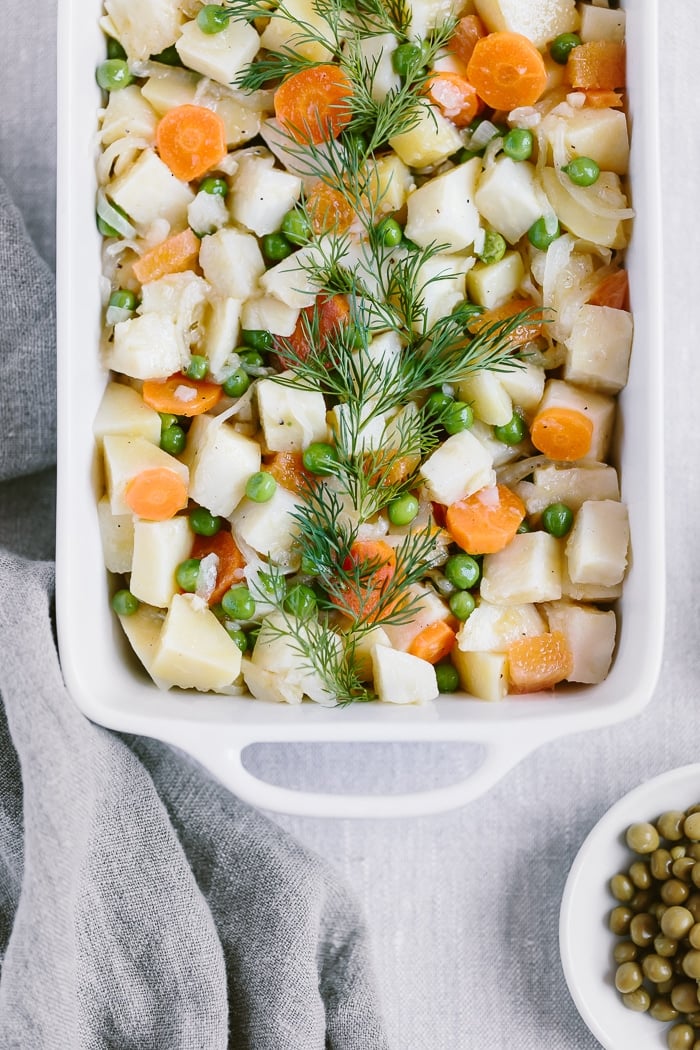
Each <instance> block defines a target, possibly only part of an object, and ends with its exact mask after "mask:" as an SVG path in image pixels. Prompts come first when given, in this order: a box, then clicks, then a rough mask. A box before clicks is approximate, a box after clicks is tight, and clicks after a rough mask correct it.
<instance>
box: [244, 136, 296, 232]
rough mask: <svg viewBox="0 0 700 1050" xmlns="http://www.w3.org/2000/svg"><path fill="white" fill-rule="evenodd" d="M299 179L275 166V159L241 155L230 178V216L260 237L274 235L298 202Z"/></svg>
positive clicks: (251, 154)
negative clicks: (231, 195) (234, 172)
mask: <svg viewBox="0 0 700 1050" xmlns="http://www.w3.org/2000/svg"><path fill="white" fill-rule="evenodd" d="M300 193H301V179H300V178H299V176H298V175H290V174H289V172H287V171H282V169H281V168H275V167H274V157H271V156H269V155H268V156H256V155H255V153H253V152H251V153H249V154H248V155H243V156H242V157H241V158H240V161H239V167H238V171H237V172H236V175H235V176H234V179H233V201H232V204H231V214H232V215H233V218H234V219H235V220H236V222H237V223H239V224H240V225H241V226H245V227H247V229H249V230H252V231H253V233H255V234H257V236H258V237H262V236H263V235H264V234H266V233H273V232H274V231H275V230H278V229H279V228H280V226H281V224H282V219H283V218H284V216H285V215H286V214H287V212H288V211H290V210H291V208H293V207H294V205H295V204H296V202H297V201H298V200H299V195H300Z"/></svg>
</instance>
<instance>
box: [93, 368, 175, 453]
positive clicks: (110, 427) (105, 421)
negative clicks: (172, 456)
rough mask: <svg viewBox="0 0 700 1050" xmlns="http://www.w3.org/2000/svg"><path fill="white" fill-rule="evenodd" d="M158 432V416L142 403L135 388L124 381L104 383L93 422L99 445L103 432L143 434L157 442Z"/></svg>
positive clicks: (130, 434) (159, 422) (158, 441)
mask: <svg viewBox="0 0 700 1050" xmlns="http://www.w3.org/2000/svg"><path fill="white" fill-rule="evenodd" d="M160 431H161V421H160V416H159V415H158V413H157V412H156V411H155V409H153V408H150V407H149V406H148V405H147V404H146V403H145V402H144V400H143V398H142V397H141V395H140V394H139V392H138V390H134V388H133V387H131V386H125V385H124V384H123V383H114V382H112V383H108V384H107V386H106V387H105V392H104V394H103V395H102V400H101V402H100V407H99V408H98V409H97V415H96V416H95V419H94V422H93V424H92V432H93V434H94V435H95V439H96V441H97V443H98V445H99V444H100V442H101V441H102V439H103V438H104V436H105V434H123V435H124V436H132V437H142V438H145V439H146V441H150V442H152V443H153V444H154V445H159V444H160Z"/></svg>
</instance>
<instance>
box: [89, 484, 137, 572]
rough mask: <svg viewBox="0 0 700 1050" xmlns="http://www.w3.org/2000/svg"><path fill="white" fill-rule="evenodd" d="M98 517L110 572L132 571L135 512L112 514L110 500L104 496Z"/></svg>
mask: <svg viewBox="0 0 700 1050" xmlns="http://www.w3.org/2000/svg"><path fill="white" fill-rule="evenodd" d="M97 518H98V521H99V525H100V539H101V540H102V554H103V557H104V563H105V568H106V569H107V571H108V572H120V573H124V572H131V559H132V557H133V553H134V516H133V514H112V508H111V506H110V502H109V500H108V499H107V497H106V496H102V498H101V499H100V500H99V501H98V503H97Z"/></svg>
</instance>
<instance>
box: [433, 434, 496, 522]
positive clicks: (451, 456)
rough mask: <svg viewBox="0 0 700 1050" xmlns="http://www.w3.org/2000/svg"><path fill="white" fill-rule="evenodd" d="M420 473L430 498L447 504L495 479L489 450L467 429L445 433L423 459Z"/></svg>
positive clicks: (468, 494)
mask: <svg viewBox="0 0 700 1050" xmlns="http://www.w3.org/2000/svg"><path fill="white" fill-rule="evenodd" d="M420 473H421V476H422V477H423V480H424V481H425V487H426V491H427V494H428V496H429V498H430V499H431V500H435V501H436V502H437V503H443V504H445V505H447V506H449V504H450V503H454V502H455V501H456V500H458V499H464V498H465V497H466V496H471V494H472V493H473V492H476V491H477V490H478V489H481V488H484V486H485V485H493V484H494V481H495V473H494V471H493V468H492V459H491V456H490V454H489V452H488V451H487V450H486V449H485V448H484V446H483V445H482V444H481V442H480V441H479V440H478V438H475V437H474V435H473V434H470V433H469V431H468V430H461V431H459V433H457V434H452V435H451V436H450V437H448V439H447V441H445V442H443V444H442V445H440V447H439V448H437V449H436V450H435V452H433V454H432V455H431V456H429V457H428V458H427V459H426V460H425V462H424V463H423V465H422V466H421V468H420Z"/></svg>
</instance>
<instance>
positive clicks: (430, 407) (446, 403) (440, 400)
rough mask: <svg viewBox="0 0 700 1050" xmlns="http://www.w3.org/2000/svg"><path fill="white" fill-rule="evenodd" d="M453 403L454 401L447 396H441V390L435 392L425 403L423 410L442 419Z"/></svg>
mask: <svg viewBox="0 0 700 1050" xmlns="http://www.w3.org/2000/svg"><path fill="white" fill-rule="evenodd" d="M454 403H455V399H454V398H453V397H450V395H449V394H443V392H442V390H435V391H434V392H433V393H432V394H431V395H430V397H429V398H428V400H427V401H426V402H425V410H426V412H429V413H430V415H431V416H437V417H438V418H442V416H443V415H444V414H445V412H446V411H447V409H448V408H449V407H450V405H453V404H454Z"/></svg>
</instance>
